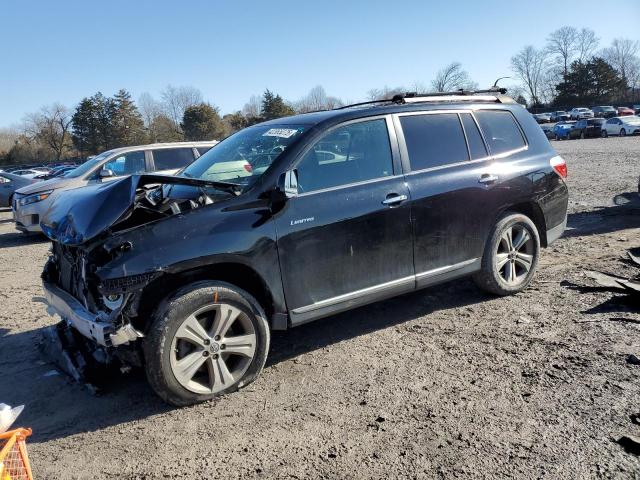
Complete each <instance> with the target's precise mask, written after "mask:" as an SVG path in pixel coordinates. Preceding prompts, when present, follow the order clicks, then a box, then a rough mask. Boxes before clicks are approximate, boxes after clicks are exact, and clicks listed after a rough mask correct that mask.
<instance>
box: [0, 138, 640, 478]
mask: <svg viewBox="0 0 640 480" xmlns="http://www.w3.org/2000/svg"><path fill="white" fill-rule="evenodd" d="M554 146H555V147H556V148H557V150H558V151H559V152H560V153H561V154H562V155H563V156H564V157H565V158H566V159H567V161H568V165H569V174H570V179H569V184H570V188H571V202H570V215H569V229H568V231H567V232H566V235H565V237H564V238H562V239H561V240H559V241H558V242H557V243H556V244H554V245H553V246H552V247H551V248H549V249H547V250H545V251H543V254H542V258H541V265H540V269H539V272H538V274H537V276H536V278H535V280H534V282H533V284H532V286H531V287H530V288H528V289H527V291H526V292H524V293H522V294H520V295H517V296H514V297H509V298H493V297H490V296H487V295H484V294H482V293H480V292H479V291H478V290H477V289H476V288H475V287H474V285H473V283H472V282H471V281H470V280H461V281H455V282H452V283H450V284H447V285H442V286H437V287H433V288H430V289H428V290H424V291H420V292H417V293H413V294H409V295H405V296H402V297H399V298H395V299H393V300H389V301H386V302H383V303H378V304H375V305H371V306H368V307H364V308H361V309H359V310H356V311H353V312H350V313H346V314H342V315H338V316H335V317H332V318H330V319H326V320H324V321H321V322H319V323H315V324H309V325H307V326H303V327H300V328H298V329H295V330H292V331H290V332H283V333H276V334H274V337H275V338H274V341H273V343H272V347H271V353H270V359H269V361H268V364H267V367H266V368H265V370H264V372H263V374H262V376H261V377H260V378H259V379H258V380H257V381H256V382H255V383H254V384H252V385H250V386H249V387H247V388H246V389H244V390H241V391H240V392H238V393H235V394H232V395H229V396H227V397H225V398H222V399H220V400H218V401H216V402H212V403H208V404H203V405H199V406H196V407H191V408H184V409H173V408H170V407H168V406H166V405H164V404H163V403H162V402H161V401H159V400H158V399H157V398H156V397H155V396H154V395H153V393H152V392H151V391H150V389H149V387H148V386H147V384H146V382H145V380H144V377H143V376H142V375H141V374H139V373H135V372H134V373H132V374H130V375H128V376H125V377H123V378H122V379H120V380H119V381H117V382H114V384H113V385H111V386H110V388H109V390H108V391H107V392H106V393H104V394H103V395H101V396H93V395H92V394H91V393H89V392H88V391H87V390H86V389H85V388H84V387H82V386H81V385H78V384H74V383H72V382H69V381H67V380H66V378H65V377H63V376H61V375H55V374H52V373H54V372H51V370H52V367H51V365H48V364H46V363H44V362H42V360H41V357H40V355H39V354H38V352H37V351H36V349H35V344H36V341H37V338H38V336H39V331H40V330H41V329H42V328H43V327H45V326H47V325H50V324H52V323H54V321H53V320H52V319H51V318H49V317H48V316H47V315H46V313H45V311H44V308H43V306H42V304H39V303H34V302H32V297H33V296H37V295H39V294H40V285H39V274H40V271H41V268H42V265H43V262H44V261H45V258H46V256H47V249H48V244H47V243H46V242H45V241H43V240H41V239H38V238H30V237H25V236H23V235H21V234H19V233H16V232H15V231H14V230H13V226H12V224H11V222H10V220H9V218H10V213H9V212H7V211H6V210H5V211H3V212H0V279H1V280H0V281H1V288H0V304H1V305H2V307H1V308H0V401H4V402H6V403H9V404H21V403H24V404H26V409H25V412H24V414H23V416H22V417H21V419H20V422H19V423H20V424H22V425H25V426H30V427H32V428H33V430H34V435H33V437H32V439H31V441H30V443H29V449H30V455H31V460H32V463H33V468H34V473H35V475H36V478H38V479H43V478H52V479H53V478H55V479H70V478H116V477H117V478H216V477H225V478H252V477H256V478H319V477H322V478H386V477H390V478H399V477H401V478H413V477H415V478H491V479H493V478H505V477H515V478H554V479H555V478H572V479H573V478H576V479H577V478H580V479H582V478H616V479H617V478H640V457H638V456H635V455H634V454H632V453H628V452H626V451H625V450H624V449H623V448H622V447H621V446H620V445H619V444H618V443H616V442H615V440H616V439H618V438H619V437H620V436H621V435H623V434H624V435H634V436H636V437H640V425H638V424H634V423H633V422H632V420H631V419H630V415H632V414H634V413H638V412H640V396H639V392H640V365H633V364H630V363H628V362H627V356H628V355H629V354H632V353H635V354H636V355H638V356H640V337H639V334H640V314H639V313H638V312H639V307H638V305H635V306H634V305H632V304H629V303H625V302H624V301H623V300H621V299H620V298H619V297H618V296H616V295H614V294H612V293H608V292H580V291H578V290H574V289H571V288H569V287H568V286H567V285H566V283H564V282H571V283H575V284H580V285H586V284H592V283H591V281H590V280H589V279H588V278H586V277H585V276H584V273H583V271H584V270H585V269H597V270H602V271H608V272H613V273H618V274H621V275H637V274H639V273H640V269H639V268H635V267H633V266H632V265H630V264H629V263H625V261H624V256H625V252H626V250H627V249H628V248H631V247H638V246H640V204H639V202H638V201H637V198H636V197H637V194H635V193H633V192H637V182H638V175H639V174H640V138H622V139H618V138H610V139H593V140H574V141H562V142H554Z"/></svg>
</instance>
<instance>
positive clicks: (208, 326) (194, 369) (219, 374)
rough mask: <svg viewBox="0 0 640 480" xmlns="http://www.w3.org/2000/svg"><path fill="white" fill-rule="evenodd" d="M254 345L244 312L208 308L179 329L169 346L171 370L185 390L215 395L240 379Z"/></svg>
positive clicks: (216, 306) (229, 307)
mask: <svg viewBox="0 0 640 480" xmlns="http://www.w3.org/2000/svg"><path fill="white" fill-rule="evenodd" d="M256 344H257V336H256V331H255V328H254V326H253V324H252V322H251V320H250V319H249V317H248V316H247V314H246V313H244V312H243V311H242V310H240V309H239V308H237V307H235V306H233V305H230V304H227V303H220V304H211V305H207V306H205V307H202V308H200V309H199V310H197V311H196V312H194V313H192V314H191V315H189V316H188V317H187V318H186V319H185V320H184V321H183V322H182V324H180V326H179V327H178V329H177V331H176V333H175V335H174V337H173V340H172V343H171V353H170V364H171V371H172V372H173V375H174V376H175V378H176V380H177V381H178V382H179V383H180V385H182V386H183V387H184V388H186V389H187V390H189V391H191V392H194V393H200V394H212V393H213V394H215V393H217V392H220V391H222V390H224V389H226V388H228V387H230V386H231V385H233V384H234V383H236V382H237V381H238V380H240V379H241V378H242V376H243V375H244V373H245V372H246V371H247V369H248V368H249V366H250V365H251V362H252V360H253V358H254V356H255V353H256Z"/></svg>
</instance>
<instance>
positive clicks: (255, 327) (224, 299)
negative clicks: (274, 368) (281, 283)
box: [143, 281, 271, 407]
mask: <svg viewBox="0 0 640 480" xmlns="http://www.w3.org/2000/svg"><path fill="white" fill-rule="evenodd" d="M225 317H226V319H225ZM193 322H196V323H193ZM216 333H219V334H220V335H219V336H218V335H216ZM229 333H231V335H229ZM270 338H271V336H270V332H269V324H268V322H267V317H266V315H265V313H264V311H263V310H262V308H261V307H260V305H259V304H258V302H257V301H256V300H255V299H254V298H253V297H252V296H251V295H249V294H248V293H247V292H245V291H244V290H241V289H239V288H237V287H235V286H233V285H231V284H228V283H224V282H213V281H204V282H196V283H193V284H191V285H188V286H186V287H184V288H182V289H181V290H179V291H178V292H176V293H175V294H174V295H173V296H171V297H170V298H168V299H167V300H165V301H163V302H162V303H161V304H160V306H159V307H158V309H157V311H156V312H155V314H154V316H153V321H152V324H151V327H150V329H149V331H148V333H147V336H146V338H145V339H144V344H143V351H144V358H145V370H146V374H147V379H148V381H149V383H150V385H151V387H152V388H153V390H154V391H155V392H156V393H157V394H158V396H159V397H160V398H162V399H163V400H164V401H165V402H167V403H169V404H171V405H175V406H177V407H183V406H187V405H193V404H196V403H200V402H204V401H207V400H211V399H212V398H215V397H218V396H220V395H224V394H227V393H231V392H234V391H236V390H238V389H239V388H241V387H244V386H245V385H248V384H250V383H251V382H253V381H254V380H255V379H256V378H257V377H258V375H259V374H260V372H261V371H262V368H263V367H264V364H265V361H266V360H267V353H268V352H269V341H270ZM232 339H234V340H232ZM232 342H233V343H232ZM180 362H182V363H180Z"/></svg>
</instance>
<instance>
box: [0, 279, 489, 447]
mask: <svg viewBox="0 0 640 480" xmlns="http://www.w3.org/2000/svg"><path fill="white" fill-rule="evenodd" d="M489 298H490V297H488V296H486V295H485V294H483V293H481V292H480V291H479V290H478V289H477V288H476V287H475V285H473V283H472V282H471V281H470V280H469V279H463V280H459V281H454V282H451V283H449V284H444V285H439V286H436V287H432V288H429V289H426V290H421V291H419V292H413V293H410V294H406V295H403V296H400V297H396V298H393V299H390V300H387V301H383V302H379V303H376V304H372V305H369V306H366V307H361V308H358V309H356V310H353V311H350V312H346V313H342V314H339V315H336V316H333V317H329V318H326V319H324V320H321V321H319V322H314V323H310V324H307V325H303V326H300V327H297V328H294V329H292V330H289V331H285V332H274V334H273V337H272V342H271V348H270V353H269V360H268V362H267V365H266V367H265V368H266V371H267V372H268V370H269V368H271V367H272V366H274V365H277V364H279V363H281V362H284V361H286V360H289V359H291V358H293V357H297V356H299V355H303V354H305V353H308V352H311V351H314V350H317V349H321V348H324V347H326V346H328V345H331V344H335V343H338V342H342V341H346V340H349V339H352V338H355V337H359V336H361V335H367V334H369V333H371V332H375V331H378V330H382V329H386V328H390V327H394V326H397V325H401V324H403V323H405V322H408V321H412V320H416V319H418V318H421V317H423V316H425V315H428V314H430V313H432V312H434V311H437V310H442V309H448V308H455V307H461V306H465V305H469V304H475V303H478V302H481V301H483V300H487V299H489ZM429 321H430V320H429V319H428V318H427V319H423V320H422V322H421V325H420V326H418V325H417V326H416V328H423V327H424V325H422V323H428V322H429ZM42 330H43V328H39V329H35V330H30V331H26V332H20V333H15V334H10V333H9V332H8V331H7V330H6V329H4V330H3V329H0V344H1V345H2V352H3V355H2V358H1V359H0V401H2V402H4V403H8V404H10V405H20V404H25V410H24V412H23V414H22V415H21V417H20V419H19V421H18V422H17V424H19V425H25V426H28V427H30V428H32V429H33V432H34V434H33V437H31V439H30V441H31V442H32V443H39V442H45V441H48V440H52V439H57V438H64V437H67V436H70V435H74V434H77V433H82V432H91V431H95V430H101V429H104V428H107V427H110V426H114V425H119V424H124V423H127V422H131V421H135V420H139V419H143V418H147V417H149V416H153V415H157V414H161V413H164V412H168V411H171V410H173V409H174V408H173V407H170V406H168V405H167V404H165V403H163V402H162V401H161V400H160V399H159V398H158V397H157V396H156V395H155V394H154V393H153V391H152V390H151V388H150V387H149V385H148V384H147V382H146V379H145V378H144V373H143V372H142V371H140V370H133V371H131V372H130V373H128V374H118V375H116V376H114V377H113V378H110V379H107V380H106V381H105V382H104V383H103V385H102V387H103V393H102V394H100V395H95V394H93V393H91V391H90V390H89V389H88V388H86V386H83V385H81V384H79V383H77V382H74V381H73V380H71V379H70V378H68V377H66V376H65V375H63V374H60V373H58V372H57V371H55V370H54V366H53V365H52V364H50V363H46V362H45V361H44V360H45V359H44V358H43V357H42V356H41V354H40V352H39V350H38V349H37V348H36V346H35V345H36V344H37V342H38V341H39V339H40V338H41V337H42ZM239 395H242V393H239ZM214 408H215V406H214Z"/></svg>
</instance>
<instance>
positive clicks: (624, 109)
mask: <svg viewBox="0 0 640 480" xmlns="http://www.w3.org/2000/svg"><path fill="white" fill-rule="evenodd" d="M635 114H636V112H635V111H634V110H633V109H632V108H628V107H618V116H619V117H624V116H626V115H635Z"/></svg>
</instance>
